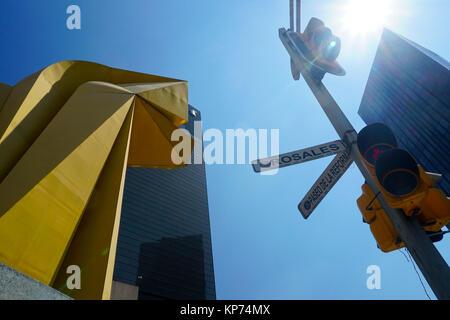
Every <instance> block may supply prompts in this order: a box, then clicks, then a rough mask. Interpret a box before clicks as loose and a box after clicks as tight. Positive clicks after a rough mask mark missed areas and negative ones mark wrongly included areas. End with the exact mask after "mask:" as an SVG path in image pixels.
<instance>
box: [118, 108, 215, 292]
mask: <svg viewBox="0 0 450 320" xmlns="http://www.w3.org/2000/svg"><path fill="white" fill-rule="evenodd" d="M200 120H201V113H200V112H199V111H198V110H197V109H195V108H193V107H192V106H189V121H188V122H187V123H186V124H185V125H183V127H184V128H185V129H187V130H188V131H189V132H190V133H191V135H194V132H193V131H194V121H200ZM113 279H114V281H113V287H112V293H111V298H112V299H149V300H165V299H175V300H181V299H188V300H190V299H194V300H203V299H208V300H209V299H215V298H216V293H215V281H214V268H213V256H212V248H211V234H210V221H209V209H208V197H207V188H206V174H205V165H204V164H190V165H187V166H185V167H182V168H177V169H172V170H163V169H148V168H128V169H127V174H126V180H125V190H124V196H123V205H122V216H121V221H120V228H119V239H118V244H117V253H116V261H115V268H114V276H113Z"/></svg>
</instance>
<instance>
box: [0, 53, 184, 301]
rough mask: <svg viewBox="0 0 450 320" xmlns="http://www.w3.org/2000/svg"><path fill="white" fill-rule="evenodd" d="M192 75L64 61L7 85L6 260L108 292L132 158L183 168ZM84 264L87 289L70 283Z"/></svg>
mask: <svg viewBox="0 0 450 320" xmlns="http://www.w3.org/2000/svg"><path fill="white" fill-rule="evenodd" d="M187 117H188V104H187V82H185V81H180V80H176V79H169V78H164V77H159V76H153V75H148V74H142V73H136V72H130V71H125V70H119V69H114V68H109V67H106V66H103V65H99V64H95V63H90V62H83V61H64V62H59V63H56V64H53V65H51V66H49V67H47V68H45V69H44V70H42V71H40V72H37V73H35V74H33V75H31V76H29V77H27V78H25V79H23V80H22V81H20V82H19V83H17V84H16V85H15V86H13V87H9V86H7V85H3V84H0V262H2V263H4V264H6V265H9V266H10V267H12V268H15V269H16V270H19V271H21V272H23V273H25V274H27V275H28V276H30V277H32V278H34V279H36V280H39V281H41V282H43V283H45V284H47V285H50V286H53V287H54V288H56V289H58V290H60V291H62V292H64V293H66V294H68V295H70V296H72V297H74V298H76V299H109V297H110V291H111V283H112V275H113V270H114V260H115V252H116V244H117V236H118V228H119V223H120V211H121V204H122V203H121V202H122V194H123V187H124V179H125V172H126V166H127V165H128V166H141V167H158V168H167V169H170V168H175V167H177V166H176V165H175V164H173V163H172V161H171V151H172V148H173V145H174V144H175V142H172V141H171V139H170V136H171V133H172V131H173V130H174V129H175V128H177V127H178V126H179V125H180V124H182V123H184V122H186V121H187ZM70 265H78V266H79V267H80V268H81V279H82V287H81V290H68V289H67V288H66V287H65V283H66V279H67V277H68V276H69V275H68V274H67V273H66V270H67V267H68V266H70Z"/></svg>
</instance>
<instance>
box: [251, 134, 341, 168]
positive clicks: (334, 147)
mask: <svg viewBox="0 0 450 320" xmlns="http://www.w3.org/2000/svg"><path fill="white" fill-rule="evenodd" d="M344 150H345V145H344V144H343V143H342V141H341V140H336V141H331V142H328V143H323V144H319V145H318V146H314V147H310V148H305V149H301V150H297V151H292V152H288V153H283V154H280V155H276V156H272V157H268V158H264V159H258V160H253V161H252V162H251V163H252V166H253V170H254V171H255V172H262V171H268V170H273V169H277V168H283V167H287V166H291V165H293V164H298V163H302V162H306V161H310V160H315V159H319V158H323V157H327V156H331V155H333V154H336V153H338V152H342V151H344Z"/></svg>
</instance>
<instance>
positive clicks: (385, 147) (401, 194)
mask: <svg viewBox="0 0 450 320" xmlns="http://www.w3.org/2000/svg"><path fill="white" fill-rule="evenodd" d="M357 144H358V148H359V154H360V157H361V159H362V161H363V163H364V165H365V166H366V168H367V169H368V171H369V173H370V174H371V175H372V176H373V177H374V178H375V182H376V183H377V185H378V188H379V189H380V192H381V193H382V194H383V196H384V198H385V199H386V201H387V202H388V203H389V205H390V206H391V207H392V208H396V209H401V210H403V212H404V213H405V214H406V215H407V216H415V217H416V218H417V220H418V221H419V223H420V224H421V225H422V227H423V228H424V229H425V230H426V231H428V232H436V231H439V230H440V229H441V228H442V227H443V226H444V225H447V224H448V223H450V201H449V199H447V197H446V196H445V195H444V193H443V192H442V191H441V190H439V189H436V188H434V184H435V181H434V180H433V179H432V178H430V176H429V175H428V174H427V173H426V172H425V171H424V170H423V169H422V167H421V166H420V165H418V164H417V162H416V161H415V160H414V158H413V157H412V156H411V155H410V154H409V153H408V152H407V151H406V150H402V149H398V148H397V140H396V138H395V135H394V134H393V132H392V130H391V129H390V128H389V127H387V126H386V125H384V124H382V123H374V124H370V125H368V126H366V127H365V128H363V129H362V130H361V131H360V132H359V133H358V138H357ZM367 188H368V187H364V186H363V192H364V193H363V196H362V197H361V198H360V199H358V206H359V208H360V210H361V212H363V211H364V210H363V209H364V208H363V207H362V205H360V202H361V203H362V201H366V200H367V196H364V194H367V193H368V192H369V191H370V189H369V191H367V190H365V189H367ZM370 192H371V191H370ZM374 203H376V201H375V202H374ZM375 207H376V206H375ZM380 208H381V207H380ZM366 211H367V210H366ZM383 213H384V211H383ZM370 214H374V213H373V212H369V213H368V212H365V213H364V212H363V215H368V218H370ZM378 215H381V214H378ZM384 216H386V215H385V213H384ZM386 218H387V216H386ZM366 221H368V220H366ZM385 228H387V227H385ZM381 229H382V228H381ZM381 229H380V230H381ZM388 229H389V228H388ZM372 232H373V231H372ZM374 235H375V233H374ZM378 237H381V236H378ZM384 237H385V238H386V237H387V236H384ZM376 238H377V236H376ZM389 239H390V240H389V241H388V240H386V241H385V243H387V244H386V245H385V244H383V246H384V248H385V249H389V248H392V239H391V238H389ZM377 241H378V240H377ZM380 247H381V245H380Z"/></svg>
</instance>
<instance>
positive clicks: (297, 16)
mask: <svg viewBox="0 0 450 320" xmlns="http://www.w3.org/2000/svg"><path fill="white" fill-rule="evenodd" d="M295 9H296V11H297V14H296V15H295V16H296V17H295V18H296V20H295V21H296V31H297V32H298V33H300V32H301V30H300V0H296V4H295Z"/></svg>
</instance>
